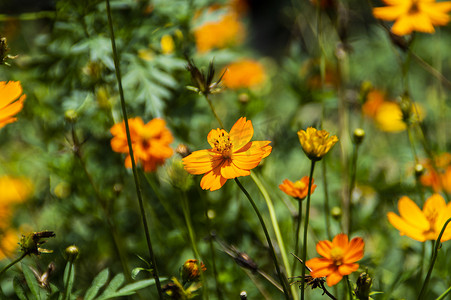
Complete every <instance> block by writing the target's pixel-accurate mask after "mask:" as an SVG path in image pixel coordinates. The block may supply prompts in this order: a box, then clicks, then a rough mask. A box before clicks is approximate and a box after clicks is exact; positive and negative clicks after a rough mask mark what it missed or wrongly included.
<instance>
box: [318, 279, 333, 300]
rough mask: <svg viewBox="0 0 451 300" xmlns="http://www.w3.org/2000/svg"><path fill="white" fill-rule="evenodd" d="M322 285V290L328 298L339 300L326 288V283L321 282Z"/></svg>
mask: <svg viewBox="0 0 451 300" xmlns="http://www.w3.org/2000/svg"><path fill="white" fill-rule="evenodd" d="M320 284H321V288H322V289H323V291H324V293H325V294H326V295H327V296H329V298H330V299H333V300H337V298H335V296H334V295H332V294H331V293H329V291H328V290H327V289H326V286H325V285H324V282H322V281H321V283H320Z"/></svg>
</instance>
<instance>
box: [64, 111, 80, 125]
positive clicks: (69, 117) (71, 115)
mask: <svg viewBox="0 0 451 300" xmlns="http://www.w3.org/2000/svg"><path fill="white" fill-rule="evenodd" d="M64 118H65V119H66V121H67V122H70V123H75V121H77V118H78V114H77V112H76V111H75V110H74V109H69V110H66V112H65V113H64Z"/></svg>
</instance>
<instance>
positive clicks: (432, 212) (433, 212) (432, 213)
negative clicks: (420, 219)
mask: <svg viewBox="0 0 451 300" xmlns="http://www.w3.org/2000/svg"><path fill="white" fill-rule="evenodd" d="M438 214H439V212H438V210H437V209H436V208H435V207H434V208H432V207H431V208H430V209H428V210H426V211H425V212H424V215H425V217H426V219H427V220H428V222H429V229H428V230H425V231H424V232H423V234H425V235H428V234H431V235H434V236H435V223H436V222H437V217H438ZM433 239H435V237H433Z"/></svg>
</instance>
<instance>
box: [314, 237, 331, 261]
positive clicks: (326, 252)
mask: <svg viewBox="0 0 451 300" xmlns="http://www.w3.org/2000/svg"><path fill="white" fill-rule="evenodd" d="M332 247H333V244H332V242H330V241H327V240H326V241H319V242H318V244H316V252H318V254H319V255H321V256H322V257H325V258H328V259H330V250H331V249H332Z"/></svg>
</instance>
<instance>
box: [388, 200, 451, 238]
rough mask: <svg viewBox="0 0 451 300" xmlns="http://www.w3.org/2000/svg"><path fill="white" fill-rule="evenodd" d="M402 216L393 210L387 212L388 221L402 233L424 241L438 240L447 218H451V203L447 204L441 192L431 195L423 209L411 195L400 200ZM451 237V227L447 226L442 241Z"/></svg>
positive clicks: (399, 208)
mask: <svg viewBox="0 0 451 300" xmlns="http://www.w3.org/2000/svg"><path fill="white" fill-rule="evenodd" d="M398 210H399V214H400V215H401V216H398V215H397V214H395V213H393V212H389V213H388V214H387V217H388V221H389V222H390V223H391V224H392V225H393V226H394V227H395V228H396V229H398V230H399V232H400V234H401V235H407V236H408V237H410V238H412V239H414V240H416V241H419V242H424V241H427V240H436V239H437V238H438V236H439V234H440V231H441V230H442V228H443V225H444V224H445V222H446V220H448V219H449V218H451V203H448V205H446V202H445V199H443V197H442V196H440V195H439V194H434V195H432V196H431V197H429V198H428V199H427V200H426V202H425V203H424V206H423V210H421V209H420V208H419V207H418V206H417V205H416V204H415V202H413V201H412V200H410V198H409V197H406V196H404V197H402V198H401V199H399V201H398ZM449 239H451V227H450V226H447V228H446V230H445V232H444V234H443V236H442V239H441V241H442V242H444V241H447V240H449Z"/></svg>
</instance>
